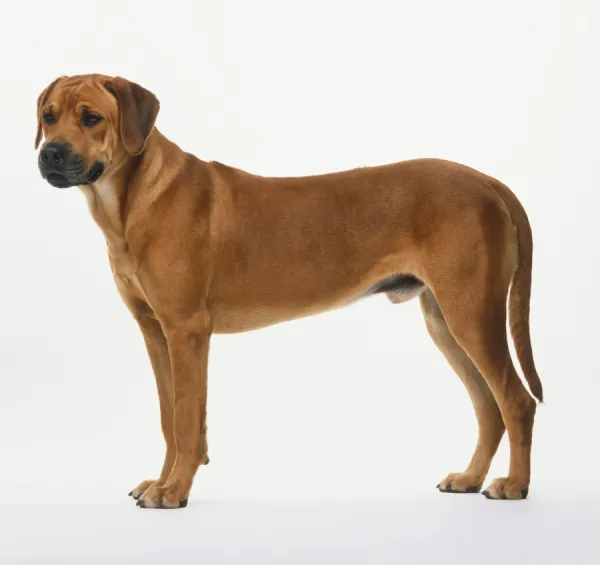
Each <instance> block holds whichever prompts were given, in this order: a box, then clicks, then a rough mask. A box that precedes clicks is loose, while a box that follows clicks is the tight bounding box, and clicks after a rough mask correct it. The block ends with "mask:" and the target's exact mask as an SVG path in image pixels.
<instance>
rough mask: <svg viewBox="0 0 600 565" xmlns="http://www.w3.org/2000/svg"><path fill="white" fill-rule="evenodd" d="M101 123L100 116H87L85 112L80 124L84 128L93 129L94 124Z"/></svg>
mask: <svg viewBox="0 0 600 565" xmlns="http://www.w3.org/2000/svg"><path fill="white" fill-rule="evenodd" d="M101 121H102V116H99V115H98V114H89V113H88V112H85V113H84V114H83V115H82V116H81V123H82V124H83V125H84V126H85V127H86V128H91V127H94V126H95V125H96V124H99V123H100V122H101Z"/></svg>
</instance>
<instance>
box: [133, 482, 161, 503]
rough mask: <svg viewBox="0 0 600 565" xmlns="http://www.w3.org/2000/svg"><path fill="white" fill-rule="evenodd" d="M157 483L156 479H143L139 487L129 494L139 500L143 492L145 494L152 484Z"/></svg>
mask: <svg viewBox="0 0 600 565" xmlns="http://www.w3.org/2000/svg"><path fill="white" fill-rule="evenodd" d="M154 484H156V481H155V480H154V481H142V482H141V483H140V484H139V485H138V486H137V487H135V488H134V489H133V490H131V491H129V496H131V497H133V498H134V499H135V500H138V499H139V498H140V496H142V494H144V493H145V492H146V491H147V490H148V489H149V488H150V487H151V486H152V485H154Z"/></svg>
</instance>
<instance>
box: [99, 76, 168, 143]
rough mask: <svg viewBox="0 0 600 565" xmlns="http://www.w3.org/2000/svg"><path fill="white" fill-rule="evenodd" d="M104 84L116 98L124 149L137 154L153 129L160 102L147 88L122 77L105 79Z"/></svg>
mask: <svg viewBox="0 0 600 565" xmlns="http://www.w3.org/2000/svg"><path fill="white" fill-rule="evenodd" d="M104 86H105V87H106V89H107V90H108V91H109V92H111V93H112V94H113V95H114V96H115V98H116V99H117V103H118V105H119V131H120V133H121V141H122V142H123V145H124V147H125V149H126V150H127V152H128V153H130V154H131V155H139V154H140V153H141V152H142V151H143V150H144V148H145V147H146V141H147V140H148V136H149V135H150V134H151V133H152V130H153V129H154V124H155V122H156V116H157V115H158V110H159V108H160V102H159V101H158V99H157V98H156V96H154V94H152V92H150V91H149V90H146V89H145V88H144V87H142V86H140V85H139V84H136V83H135V82H130V81H128V80H126V79H124V78H122V77H114V78H112V79H110V80H107V81H106V82H105V83H104Z"/></svg>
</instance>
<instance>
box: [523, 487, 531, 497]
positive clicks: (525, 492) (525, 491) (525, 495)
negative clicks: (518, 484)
mask: <svg viewBox="0 0 600 565" xmlns="http://www.w3.org/2000/svg"><path fill="white" fill-rule="evenodd" d="M528 494H529V487H525V488H524V489H523V490H522V491H521V498H522V499H523V498H527V495H528Z"/></svg>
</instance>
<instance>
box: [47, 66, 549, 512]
mask: <svg viewBox="0 0 600 565" xmlns="http://www.w3.org/2000/svg"><path fill="white" fill-rule="evenodd" d="M158 111H159V101H158V99H157V98H156V96H155V95H154V94H153V93H152V92H150V91H149V90H147V89H145V88H143V87H142V86H140V85H139V84H136V83H134V82H131V81H128V80H126V79H124V78H121V77H108V76H102V75H97V74H92V75H82V76H72V77H60V78H58V79H56V80H55V81H54V82H52V83H51V84H50V85H49V86H48V87H47V88H46V89H45V90H44V91H43V92H42V93H41V94H40V95H39V98H38V101H37V119H38V126H37V136H36V140H35V147H36V149H37V148H38V146H39V144H40V141H41V139H42V136H44V137H45V142H44V144H43V146H42V148H41V150H40V152H39V156H38V164H39V169H40V172H41V175H42V177H43V178H44V179H46V180H47V181H48V183H50V184H51V185H52V186H54V187H57V188H67V187H72V186H79V187H80V189H81V190H82V191H83V193H84V194H85V196H86V197H87V200H88V203H89V208H90V211H91V215H92V216H93V218H94V220H95V221H96V222H97V224H98V226H99V227H100V229H101V230H102V232H103V234H104V236H105V238H106V243H107V247H108V254H109V258H110V265H111V269H112V272H113V275H114V279H115V282H116V285H117V288H118V290H119V293H120V295H121V297H122V299H123V301H124V303H125V305H126V306H127V307H128V309H129V310H130V311H131V314H132V315H133V317H134V318H135V320H136V321H137V323H138V324H139V327H140V330H141V332H142V334H143V337H144V340H145V344H146V348H147V351H148V355H149V358H150V361H151V364H152V368H153V371H154V374H155V377H156V384H157V388H158V395H159V399H160V412H161V424H162V431H163V434H164V438H165V442H166V453H165V459H164V464H163V467H162V471H161V472H160V475H159V477H158V478H157V479H155V480H150V481H143V482H142V483H141V484H139V485H138V486H137V487H136V488H134V489H133V491H132V492H131V493H130V495H132V496H133V497H134V498H135V499H137V500H138V502H137V504H138V505H139V506H141V507H144V508H181V507H184V506H185V505H186V504H187V499H188V495H189V492H190V489H191V487H192V482H193V480H194V477H195V475H196V472H197V470H198V467H199V466H200V465H203V464H206V463H207V462H208V445H207V439H206V429H207V428H206V400H207V392H206V387H207V363H208V361H207V360H208V352H209V342H210V338H211V335H212V334H213V333H233V332H244V331H248V330H253V329H256V328H261V327H265V326H269V325H272V324H275V323H278V322H282V321H285V320H292V319H297V318H300V317H304V316H308V315H312V314H316V313H320V312H324V311H327V310H330V309H333V308H338V307H341V306H344V305H347V304H350V303H352V302H353V301H356V300H359V299H361V298H363V297H367V296H370V295H373V294H376V293H385V294H386V295H387V296H388V297H389V299H390V301H391V302H392V303H400V302H404V301H406V300H409V299H411V298H417V297H418V298H419V300H420V302H421V308H422V311H423V315H424V317H425V324H426V327H427V329H428V331H429V333H430V334H431V337H432V338H433V341H434V342H435V344H436V345H437V346H438V348H439V349H440V351H441V352H442V353H443V355H444V356H445V357H446V359H447V360H448V363H449V364H450V365H451V367H452V368H453V369H454V371H455V372H456V373H457V374H458V376H459V377H460V379H461V380H462V382H463V383H464V386H465V388H466V389H467V392H468V394H469V396H470V398H471V401H472V403H473V407H474V410H475V414H476V417H477V422H478V426H479V439H478V442H477V446H476V448H475V452H474V454H473V457H472V459H471V461H470V463H469V465H468V467H467V468H466V470H465V471H464V472H462V473H452V474H450V475H448V476H447V477H446V478H444V479H443V480H442V481H441V482H440V484H439V485H438V489H439V490H440V491H442V492H452V493H470V492H479V491H480V490H481V487H482V483H483V481H484V479H485V477H486V475H487V473H488V469H489V467H490V463H491V461H492V458H493V457H494V455H495V453H496V450H497V448H498V445H499V443H500V441H501V439H502V437H503V435H504V431H505V429H506V430H507V431H508V437H509V441H510V467H509V471H508V475H507V476H506V477H504V478H500V479H495V480H494V481H493V482H492V483H491V484H490V485H489V486H488V487H487V489H486V490H485V491H484V492H483V494H484V495H485V496H486V497H487V498H489V499H523V498H526V497H527V494H528V492H529V481H530V458H531V442H532V432H533V423H534V415H535V412H536V407H537V403H536V401H535V400H534V398H533V397H532V396H531V394H530V393H529V392H528V391H527V389H526V388H525V386H524V385H523V383H522V381H521V379H520V378H519V376H518V374H517V372H516V370H515V367H514V365H513V362H512V361H511V355H510V352H509V343H508V337H507V324H506V322H507V316H508V315H509V314H510V316H509V317H510V329H511V334H512V338H513V342H514V345H515V350H516V353H517V357H518V360H519V363H520V365H521V368H522V371H523V374H524V376H525V380H526V381H527V383H528V385H529V389H530V391H531V393H532V394H533V396H535V398H537V399H538V400H539V401H540V402H542V401H543V399H542V385H541V382H540V379H539V376H538V374H537V371H536V368H535V364H534V359H533V353H532V347H531V338H530V331H529V302H530V294H531V273H532V252H533V242H532V232H531V228H530V224H529V221H528V217H527V214H526V212H525V211H524V209H523V207H522V205H521V204H520V203H519V200H518V199H517V197H516V196H515V195H514V194H513V192H511V190H509V189H508V188H507V187H506V186H505V185H504V184H502V183H501V182H499V181H498V180H496V179H494V178H492V177H489V176H487V175H485V174H483V173H481V172H478V171H476V170H474V169H472V168H469V167H467V166H464V165H461V164H458V163H454V162H450V161H444V160H440V159H415V160H407V161H403V162H399V163H395V164H389V165H383V166H376V167H365V168H357V169H354V170H348V171H344V172H335V173H331V174H324V175H316V176H306V177H283V178H274V177H263V176H258V175H255V174H250V173H248V172H244V171H242V170H240V169H236V168H233V167H230V166H226V165H223V164H221V163H218V162H205V161H202V160H200V159H198V158H196V157H195V156H193V155H191V154H190V153H186V152H185V151H184V150H182V149H180V148H179V147H178V146H177V145H176V144H175V143H173V142H172V141H170V140H168V139H167V138H166V137H164V136H163V135H162V134H161V133H160V131H159V130H158V129H157V128H156V127H155V122H156V119H157V115H158Z"/></svg>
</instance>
